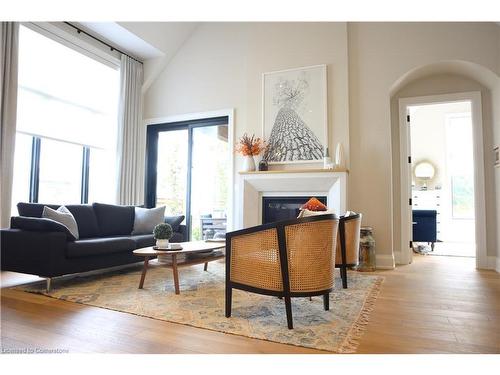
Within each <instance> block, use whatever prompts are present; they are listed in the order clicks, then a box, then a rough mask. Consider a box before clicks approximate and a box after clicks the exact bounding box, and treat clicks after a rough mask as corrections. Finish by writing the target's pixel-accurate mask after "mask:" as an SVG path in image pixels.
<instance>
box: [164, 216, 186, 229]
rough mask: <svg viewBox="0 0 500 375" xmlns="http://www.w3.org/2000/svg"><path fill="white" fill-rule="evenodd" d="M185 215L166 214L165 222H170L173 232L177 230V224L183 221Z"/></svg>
mask: <svg viewBox="0 0 500 375" xmlns="http://www.w3.org/2000/svg"><path fill="white" fill-rule="evenodd" d="M184 218H185V216H184V215H180V216H167V217H165V223H168V224H170V226H171V227H172V230H173V231H174V232H179V225H181V223H182V222H183V221H184Z"/></svg>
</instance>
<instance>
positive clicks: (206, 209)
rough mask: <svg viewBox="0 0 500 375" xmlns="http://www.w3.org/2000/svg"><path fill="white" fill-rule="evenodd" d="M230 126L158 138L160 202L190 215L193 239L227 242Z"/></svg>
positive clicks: (185, 130) (168, 209) (188, 130)
mask: <svg viewBox="0 0 500 375" xmlns="http://www.w3.org/2000/svg"><path fill="white" fill-rule="evenodd" d="M228 155H229V144H228V125H227V124H222V125H202V126H192V127H186V128H180V129H172V130H164V131H160V132H159V133H158V154H157V156H156V157H157V167H156V202H154V203H155V205H156V206H157V207H158V206H166V210H165V214H166V215H167V216H172V215H185V216H186V218H189V220H186V221H185V223H186V224H188V225H189V232H190V238H191V239H192V240H201V239H212V238H221V237H222V238H223V236H224V235H225V233H226V227H227V207H228V205H229V201H228V196H229V194H228V189H229V182H228V181H229V176H230V173H231V172H230V159H229V157H228Z"/></svg>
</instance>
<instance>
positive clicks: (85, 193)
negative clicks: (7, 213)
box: [17, 132, 91, 204]
mask: <svg viewBox="0 0 500 375" xmlns="http://www.w3.org/2000/svg"><path fill="white" fill-rule="evenodd" d="M17 134H24V135H27V136H30V137H31V139H32V140H31V142H32V143H31V164H30V181H29V184H30V187H29V197H28V201H29V202H30V203H39V202H38V193H39V191H40V160H41V158H40V156H41V153H42V139H51V138H45V137H38V136H35V135H32V134H26V133H23V132H17ZM55 141H56V142H61V143H66V144H72V145H76V146H80V147H81V148H82V159H81V175H82V178H81V184H80V202H79V203H81V204H87V203H88V198H89V183H90V178H89V172H90V169H89V166H90V152H91V147H88V146H82V145H77V144H75V143H72V142H66V141H62V140H59V139H57V140H55ZM77 203H78V202H75V204H77Z"/></svg>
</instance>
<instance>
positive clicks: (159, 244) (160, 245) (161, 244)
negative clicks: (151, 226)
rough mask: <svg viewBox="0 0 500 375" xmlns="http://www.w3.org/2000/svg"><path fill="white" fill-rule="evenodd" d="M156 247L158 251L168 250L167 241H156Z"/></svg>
mask: <svg viewBox="0 0 500 375" xmlns="http://www.w3.org/2000/svg"><path fill="white" fill-rule="evenodd" d="M156 247H157V248H158V249H168V240H158V239H157V240H156Z"/></svg>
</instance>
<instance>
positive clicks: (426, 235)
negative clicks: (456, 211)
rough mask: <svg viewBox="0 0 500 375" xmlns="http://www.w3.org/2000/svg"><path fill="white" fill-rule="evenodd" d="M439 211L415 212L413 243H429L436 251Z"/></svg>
mask: <svg viewBox="0 0 500 375" xmlns="http://www.w3.org/2000/svg"><path fill="white" fill-rule="evenodd" d="M436 218H437V211H436V210H413V242H427V243H430V244H431V250H432V251H434V243H435V242H437V229H436V226H437V219H436Z"/></svg>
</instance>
